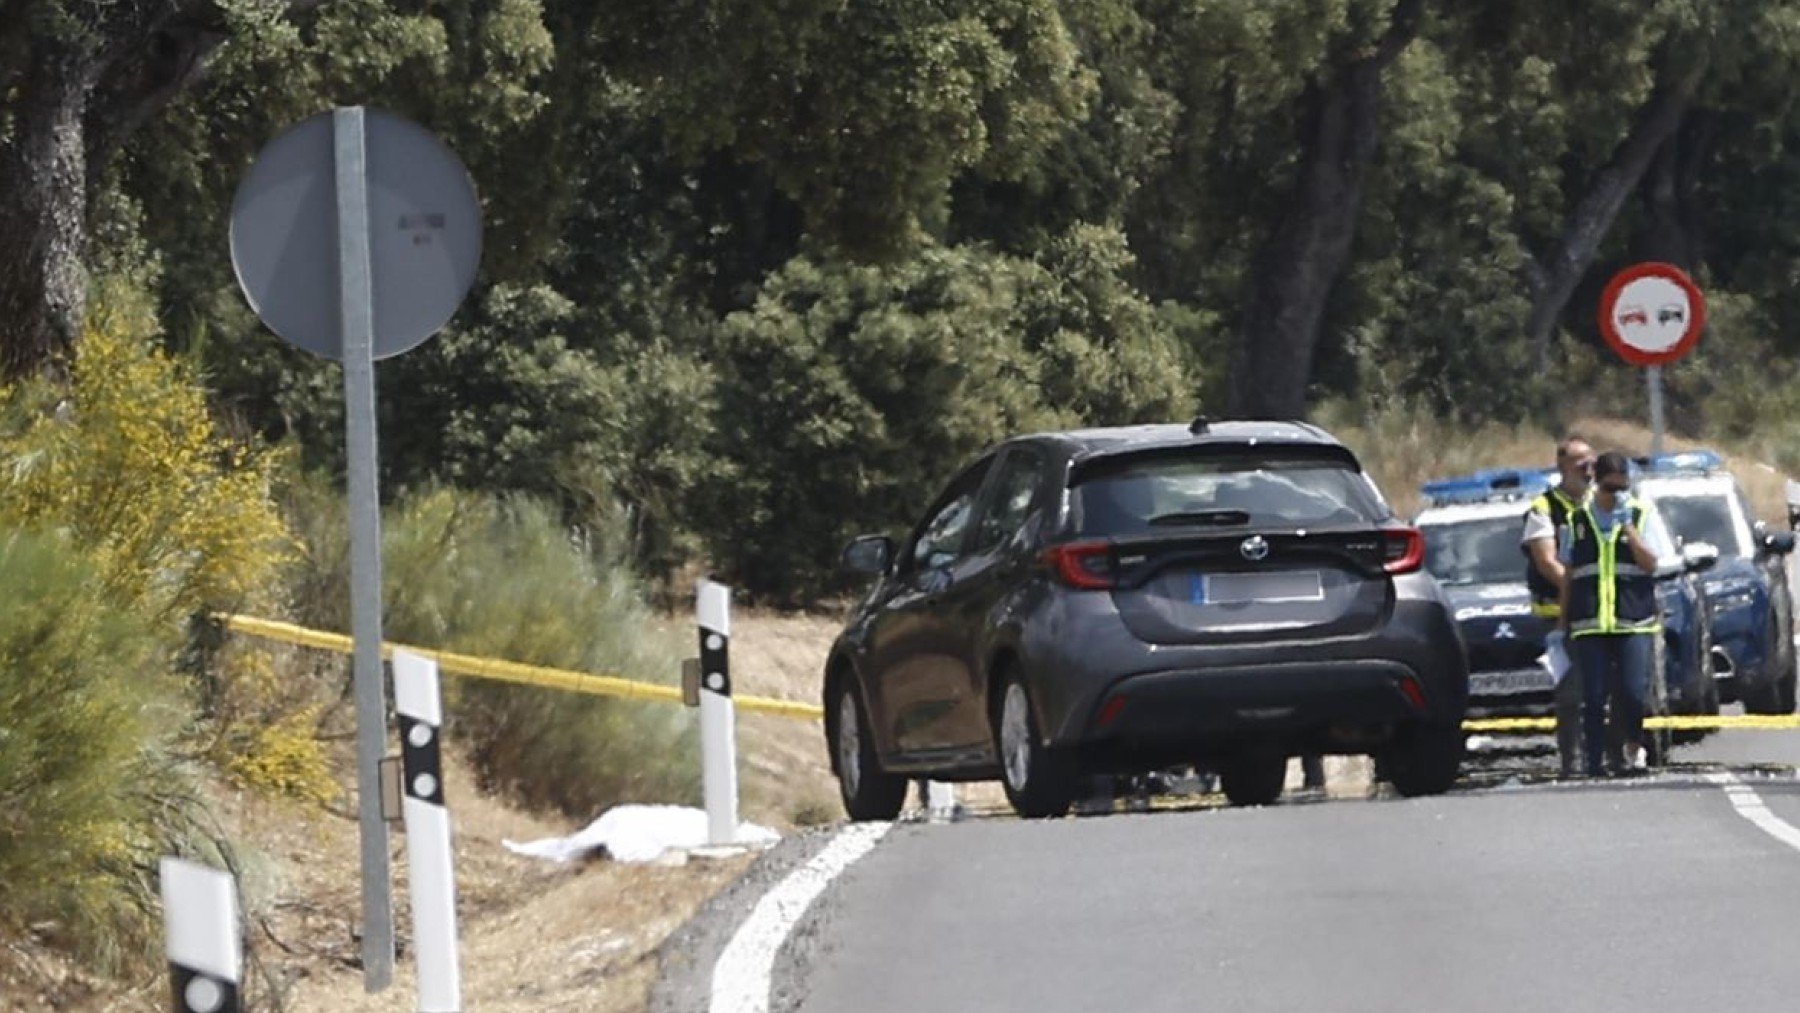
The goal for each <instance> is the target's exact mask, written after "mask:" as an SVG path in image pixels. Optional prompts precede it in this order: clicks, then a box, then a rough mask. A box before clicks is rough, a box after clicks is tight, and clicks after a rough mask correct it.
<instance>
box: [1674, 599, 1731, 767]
mask: <svg viewBox="0 0 1800 1013" xmlns="http://www.w3.org/2000/svg"><path fill="white" fill-rule="evenodd" d="M1694 653H1695V655H1696V656H1697V657H1696V658H1695V660H1694V665H1695V666H1696V669H1695V670H1696V671H1698V672H1699V673H1700V676H1699V678H1700V702H1699V704H1698V705H1697V706H1695V708H1694V709H1693V710H1691V711H1688V712H1687V713H1690V714H1694V715H1698V716H1700V717H1717V716H1718V714H1719V680H1718V679H1716V678H1714V677H1713V669H1712V630H1711V629H1710V628H1709V627H1707V626H1704V625H1703V626H1702V627H1701V628H1700V631H1699V635H1698V636H1696V637H1695V638H1694ZM1713 731H1714V730H1713V729H1707V728H1689V729H1684V730H1681V731H1677V732H1674V733H1673V734H1671V735H1670V740H1671V742H1673V744H1675V745H1677V746H1691V745H1693V744H1695V743H1697V742H1701V741H1704V740H1705V739H1706V737H1707V736H1709V735H1711V734H1712V733H1713Z"/></svg>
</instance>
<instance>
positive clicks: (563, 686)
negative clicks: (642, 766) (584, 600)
mask: <svg viewBox="0 0 1800 1013" xmlns="http://www.w3.org/2000/svg"><path fill="white" fill-rule="evenodd" d="M213 618H215V619H217V620H218V621H219V622H220V623H222V624H223V625H224V626H225V628H226V629H229V630H232V631H233V632H236V633H242V634H244V635H245V636H249V637H258V638H260V639H263V640H273V641H276V642H278V643H283V644H293V645H295V646H298V647H312V648H316V649H318V650H321V651H332V652H334V653H337V654H349V653H350V651H351V640H350V638H349V637H347V636H344V635H343V634H342V633H327V632H325V631H324V630H312V629H307V628H306V627H304V626H296V625H294V624H293V623H283V622H276V621H275V620H273V619H258V618H255V617H254V616H239V615H227V614H219V615H215V616H214V617H213ZM396 647H398V648H400V649H401V650H404V651H411V652H413V653H414V654H418V655H422V656H424V657H427V658H430V659H432V660H433V661H436V662H437V663H438V668H439V669H441V670H442V671H445V672H449V673H451V674H453V675H466V676H471V677H474V678H477V679H492V680H494V681H496V682H507V683H512V684H514V685H518V686H537V687H540V688H543V689H559V690H564V691H567V692H570V693H588V694H591V695H594V696H616V697H621V698H624V699H627V700H647V701H653V702H656V703H676V704H678V703H681V690H680V689H679V688H678V687H675V686H663V685H659V684H657V683H653V682H639V681H638V680H636V679H625V678H621V677H619V676H616V675H591V674H589V673H586V672H571V671H567V670H566V669H561V668H546V667H544V666H542V665H525V664H520V663H519V662H516V661H500V660H498V659H495V658H478V657H475V656H473V655H468V654H456V653H453V652H450V651H434V650H432V649H430V648H426V647H413V646H410V645H408V644H395V643H390V642H385V641H384V642H383V643H382V645H381V656H382V657H384V658H386V657H391V656H392V655H393V652H394V648H396ZM731 699H732V702H733V703H734V704H735V705H736V706H737V708H738V709H739V710H745V711H751V712H754V713H758V714H773V715H776V716H778V717H787V718H803V719H807V720H812V721H817V720H819V719H820V718H822V717H824V716H825V711H824V709H823V708H821V707H819V706H817V705H816V704H809V703H800V702H799V701H796V700H777V699H774V698H772V697H762V696H733V697H732V698H731Z"/></svg>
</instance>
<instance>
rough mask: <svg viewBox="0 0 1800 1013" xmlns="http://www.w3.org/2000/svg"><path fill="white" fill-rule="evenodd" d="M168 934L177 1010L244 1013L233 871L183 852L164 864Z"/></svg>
mask: <svg viewBox="0 0 1800 1013" xmlns="http://www.w3.org/2000/svg"><path fill="white" fill-rule="evenodd" d="M159 872H160V880H161V883H160V887H161V892H162V902H163V936H164V941H165V944H166V948H167V952H168V957H169V982H170V990H171V994H172V997H173V1000H174V1005H173V1006H172V1007H171V1008H173V1009H174V1010H175V1013H240V1011H241V1010H242V1009H243V1008H244V1007H243V997H242V996H241V995H240V994H239V987H240V984H241V982H242V978H243V972H244V951H243V937H242V935H241V934H240V933H239V931H238V912H237V886H236V884H235V883H233V882H232V879H231V876H229V875H228V874H226V873H224V872H221V871H219V870H218V869H214V868H211V867H209V866H205V865H200V864H198V863H196V862H189V861H186V860H184V859H180V858H164V859H163V860H162V862H161V866H160V869H159Z"/></svg>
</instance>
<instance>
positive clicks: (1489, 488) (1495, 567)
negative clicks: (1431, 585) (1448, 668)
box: [1413, 469, 1555, 717]
mask: <svg viewBox="0 0 1800 1013" xmlns="http://www.w3.org/2000/svg"><path fill="white" fill-rule="evenodd" d="M1550 483H1551V479H1550V478H1549V477H1548V476H1546V475H1545V474H1544V473H1543V472H1540V471H1529V470H1519V469H1496V470H1490V471H1481V472H1477V473H1475V474H1473V475H1469V476H1466V477H1463V478H1451V479H1443V480H1440V481H1435V482H1427V483H1425V484H1424V485H1423V486H1422V487H1421V488H1420V491H1421V492H1422V493H1423V494H1424V497H1425V502H1426V503H1427V504H1428V505H1427V506H1426V507H1425V509H1424V510H1423V511H1422V512H1420V514H1419V515H1418V517H1417V518H1415V519H1414V522H1413V523H1414V524H1415V525H1417V526H1418V528H1419V531H1420V532H1421V533H1422V534H1423V535H1424V536H1425V568H1426V570H1428V571H1430V573H1431V575H1432V576H1434V577H1436V578H1437V581H1438V584H1439V585H1440V586H1441V587H1442V588H1443V589H1444V593H1445V595H1446V596H1448V597H1449V599H1450V604H1451V607H1452V608H1453V609H1454V613H1455V616H1456V623H1457V626H1458V627H1459V628H1460V629H1461V631H1462V635H1463V644H1464V647H1465V649H1466V650H1467V651H1468V657H1469V711H1468V714H1469V716H1470V717H1536V716H1543V715H1547V714H1549V713H1551V711H1552V699H1551V694H1552V692H1553V690H1554V689H1555V685H1554V683H1553V682H1552V680H1551V677H1550V671H1549V669H1548V668H1547V667H1546V666H1545V665H1544V664H1542V663H1541V661H1540V659H1541V658H1542V657H1543V654H1544V638H1545V635H1546V634H1548V633H1549V632H1550V626H1549V624H1548V623H1546V622H1545V621H1544V620H1543V619H1540V618H1538V617H1537V616H1535V615H1533V614H1532V611H1531V594H1530V592H1529V591H1528V590H1527V588H1526V586H1525V556H1524V554H1523V553H1522V552H1521V551H1520V549H1519V535H1520V534H1521V533H1522V532H1523V530H1524V519H1525V511H1526V510H1527V509H1528V508H1529V507H1530V505H1531V500H1532V499H1533V498H1534V497H1536V496H1537V495H1539V494H1540V493H1542V492H1544V491H1545V490H1547V489H1549V488H1550Z"/></svg>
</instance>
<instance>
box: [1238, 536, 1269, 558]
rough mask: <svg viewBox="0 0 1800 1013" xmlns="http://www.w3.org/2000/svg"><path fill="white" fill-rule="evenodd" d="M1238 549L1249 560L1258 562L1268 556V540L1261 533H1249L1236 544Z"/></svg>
mask: <svg viewBox="0 0 1800 1013" xmlns="http://www.w3.org/2000/svg"><path fill="white" fill-rule="evenodd" d="M1238 551H1239V552H1241V553H1243V554H1244V558H1245V559H1248V560H1249V561H1250V562H1252V563H1260V562H1262V561H1263V560H1265V559H1267V558H1269V541H1268V539H1266V538H1264V537H1263V536H1261V535H1251V536H1250V537H1249V538H1246V539H1244V542H1243V544H1242V545H1239V546H1238Z"/></svg>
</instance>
